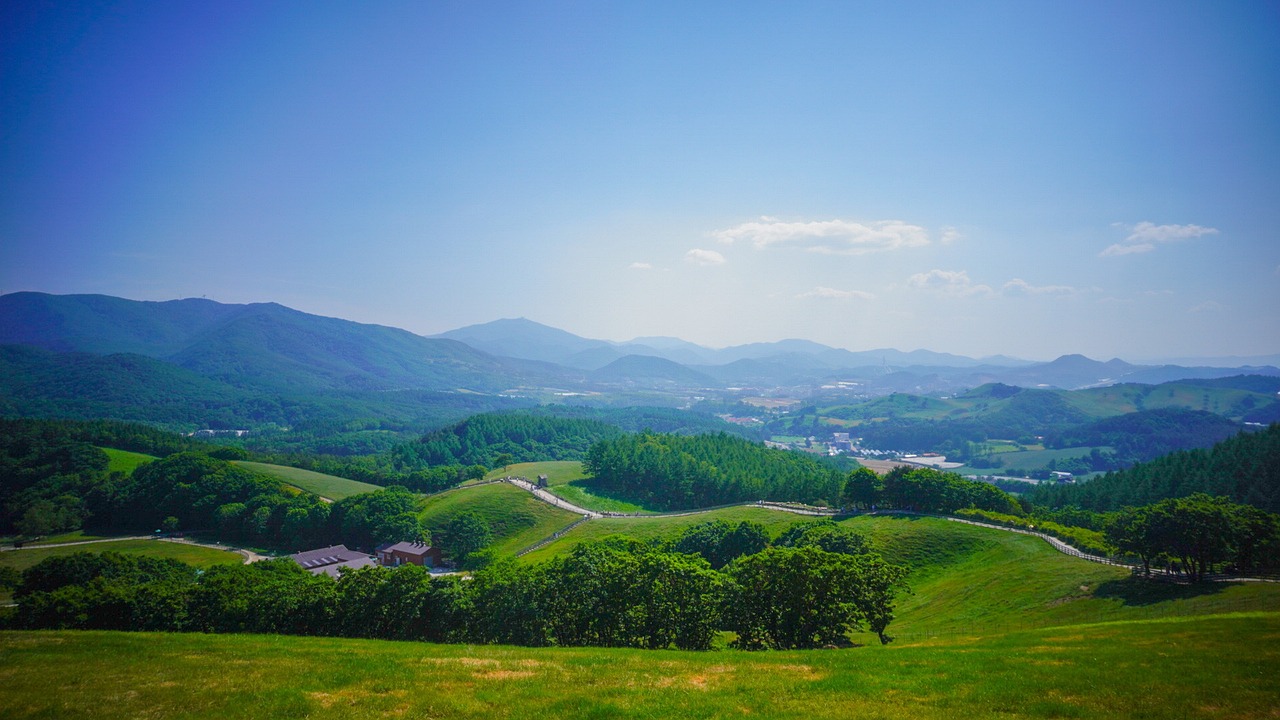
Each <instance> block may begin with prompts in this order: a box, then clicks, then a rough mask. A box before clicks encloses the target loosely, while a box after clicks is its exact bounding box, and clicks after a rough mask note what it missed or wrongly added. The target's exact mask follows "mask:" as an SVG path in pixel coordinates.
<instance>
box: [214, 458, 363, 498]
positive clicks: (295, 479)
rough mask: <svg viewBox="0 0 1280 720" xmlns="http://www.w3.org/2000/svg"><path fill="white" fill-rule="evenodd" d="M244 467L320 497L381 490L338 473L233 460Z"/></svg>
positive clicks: (334, 496)
mask: <svg viewBox="0 0 1280 720" xmlns="http://www.w3.org/2000/svg"><path fill="white" fill-rule="evenodd" d="M233 464H235V465H239V466H240V467H243V468H248V469H249V470H253V471H255V472H260V473H262V474H264V475H270V476H271V477H274V478H279V479H281V480H283V481H285V482H286V483H288V484H290V485H292V486H294V487H296V488H300V489H302V490H306V491H307V492H309V493H314V494H316V495H319V496H320V497H324V498H328V499H330V500H341V499H342V498H345V497H351V496H352V495H359V494H360V493H367V492H374V491H375V490H381V489H382V487H381V486H378V485H370V484H369V483H364V482H360V481H358V480H348V479H346V478H342V477H338V476H336V475H326V474H324V473H318V472H313V471H311V470H303V469H301V468H295V467H287V466H285V465H272V464H270V463H260V462H248V461H245V460H236V461H234V462H233Z"/></svg>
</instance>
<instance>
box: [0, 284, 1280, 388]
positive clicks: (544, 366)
mask: <svg viewBox="0 0 1280 720" xmlns="http://www.w3.org/2000/svg"><path fill="white" fill-rule="evenodd" d="M0 345H9V346H26V347H28V348H39V349H42V350H44V351H48V352H45V353H33V352H18V351H13V350H11V351H9V352H7V353H6V354H4V355H3V356H2V357H3V359H4V362H5V365H6V367H7V368H8V370H7V374H16V375H17V376H20V377H22V378H25V380H24V382H26V383H27V384H26V385H22V386H21V387H18V386H17V385H15V383H16V382H17V381H15V380H12V379H10V380H9V381H8V384H5V382H6V381H5V380H4V379H0V401H4V400H9V401H12V400H13V398H14V397H16V396H17V395H21V396H22V397H35V396H38V395H39V392H40V387H41V382H42V381H41V380H40V379H41V378H46V377H52V376H59V377H63V378H65V377H66V376H67V373H72V372H84V373H86V376H85V377H86V380H85V382H88V383H98V384H101V382H102V381H101V378H103V377H107V376H109V375H111V374H112V373H125V374H128V373H131V372H134V373H138V374H139V377H142V376H144V375H145V376H146V377H149V378H165V382H168V383H175V384H176V385H180V386H181V387H183V388H186V390H187V391H189V392H191V393H196V394H199V393H200V392H209V393H214V394H216V395H218V397H219V398H220V399H221V400H223V401H230V399H231V398H233V397H236V396H238V395H239V391H242V390H249V391H252V392H255V393H260V392H293V393H297V392H299V391H308V392H312V391H314V392H376V393H387V392H397V391H401V392H402V391H432V392H450V393H459V392H461V393H472V394H476V393H478V394H486V395H498V394H506V395H524V396H526V397H537V396H538V394H539V393H544V394H548V395H549V396H551V397H554V396H556V395H559V396H566V397H567V396H573V395H575V394H580V393H581V394H595V395H599V394H606V395H607V394H609V393H611V392H620V393H635V392H642V393H643V392H651V393H658V394H663V393H668V394H670V393H675V394H680V393H684V394H687V395H705V394H708V393H713V392H729V393H733V392H743V393H746V392H768V393H775V394H788V395H791V396H796V397H808V396H811V395H815V394H841V393H843V394H852V395H861V396H875V395H883V394H888V393H890V392H914V393H929V392H952V391H958V390H962V389H965V388H973V387H978V386H980V385H983V384H986V383H993V382H1000V383H1005V384H1007V385H1017V386H1022V387H1054V388H1063V389H1075V388H1083V387H1094V386H1105V385H1112V384H1117V383H1150V384H1155V383H1161V382H1166V381H1170V380H1178V379H1197V378H1200V379H1202V378H1217V377H1225V376H1231V375H1241V374H1255V375H1280V369H1277V368H1276V367H1275V366H1271V365H1267V366H1245V367H1239V368H1218V367H1209V366H1195V367H1184V366H1177V365H1133V364H1130V363H1126V362H1124V361H1122V360H1118V359H1114V360H1109V361H1106V362H1100V361H1096V360H1091V359H1089V358H1086V357H1084V356H1081V355H1066V356H1063V357H1060V358H1058V359H1056V360H1054V361H1052V362H1047V363H1033V362H1028V361H1022V360H1015V359H1012V358H1005V357H992V358H983V359H974V358H967V357H962V356H958V355H950V354H946V353H936V352H930V351H927V350H915V351H911V352H902V351H898V350H893V349H880V350H868V351H861V352H852V351H849V350H843V349H839V348H833V347H829V346H826V345H821V344H819V343H814V342H810V341H807V340H782V341H779V342H773V343H753V344H750V345H740V346H737V347H730V348H723V349H718V350H717V349H711V348H704V347H701V346H699V345H695V344H693V343H689V342H685V341H683V340H679V339H676V338H666V337H651V338H637V339H636V340H633V341H630V342H626V343H615V342H609V341H603V340H592V339H588V338H583V337H579V336H577V335H574V334H572V333H569V332H566V331H564V330H559V329H556V328H552V327H548V326H546V325H541V324H539V323H536V322H533V321H530V320H525V319H515V320H498V321H494V322H490V323H485V324H482V325H472V326H469V327H464V328H459V329H457V330H452V331H450V332H447V333H443V334H441V335H438V336H435V337H422V336H419V335H415V334H413V333H410V332H408V331H405V330H400V329H396V328H391V327H385V326H381V325H368V324H362V323H356V322H351V321H347V320H340V319H335V318H328V317H321V316H317V315H310V314H307V313H303V312H299V311H297V310H292V309H290V308H287V307H284V306H282V305H277V304H275V303H256V304H249V305H228V304H222V303H217V302H213V301H210V300H199V299H187V300H173V301H168V302H140V301H134V300H125V299H121V298H116V297H109V296H104V295H48V294H43V293H32V292H22V293H13V294H9V295H3V296H0ZM67 353H85V354H89V355H91V356H96V357H104V356H106V357H112V358H113V359H112V360H111V361H110V362H109V363H105V364H104V363H103V362H88V361H86V360H84V359H83V358H82V359H81V360H76V361H74V362H72V361H70V360H68V359H67V358H60V357H58V355H59V354H67ZM117 356H120V357H117ZM130 356H132V357H135V358H138V357H139V356H140V357H141V358H145V359H146V360H147V361H146V362H144V361H142V360H141V359H138V360H133V361H131V360H129V359H128V358H129V357H130ZM55 367H56V368H59V369H58V370H57V371H56V372H54V371H53V370H52V368H55ZM166 367H167V368H171V370H165V368H166ZM131 368H132V369H131ZM208 383H216V386H214V385H208ZM119 384H121V386H123V383H119ZM63 385H64V386H66V387H70V386H74V383H72V384H71V385H70V386H68V385H67V383H63ZM135 385H136V383H135ZM66 387H64V391H65V390H66ZM131 392H135V393H136V392H137V390H136V387H135V388H134V389H133V390H131ZM552 393H554V394H552ZM5 396H8V397H7V398H6V397H5ZM631 399H632V400H634V396H633V397H632V398H631ZM32 402H34V400H33V401H32ZM657 404H661V403H657ZM3 407H4V405H3V403H0V408H3Z"/></svg>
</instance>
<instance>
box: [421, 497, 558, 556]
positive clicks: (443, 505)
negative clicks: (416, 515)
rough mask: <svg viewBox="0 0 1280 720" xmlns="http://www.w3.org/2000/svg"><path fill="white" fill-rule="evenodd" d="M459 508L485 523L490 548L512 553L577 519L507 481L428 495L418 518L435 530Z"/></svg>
mask: <svg viewBox="0 0 1280 720" xmlns="http://www.w3.org/2000/svg"><path fill="white" fill-rule="evenodd" d="M463 510H473V511H475V512H476V513H478V514H479V515H480V516H481V517H483V518H485V520H487V521H488V522H489V528H490V529H491V530H492V531H493V540H494V542H493V545H492V546H491V547H493V548H494V549H496V550H497V551H498V553H500V554H504V555H511V554H515V553H517V552H519V551H520V550H522V549H524V548H526V547H528V546H530V545H532V544H534V543H536V542H537V541H539V540H541V539H542V538H544V537H547V536H548V535H551V534H552V533H554V532H556V531H557V530H561V529H563V528H565V527H568V526H569V525H570V524H572V523H573V522H574V521H575V520H577V519H578V515H576V514H574V513H571V512H569V511H567V510H561V509H560V508H557V507H553V506H552V505H549V504H547V503H544V502H542V501H541V500H538V499H537V498H535V497H534V496H533V495H532V494H531V493H529V492H526V491H524V490H521V489H520V488H517V487H515V486H514V485H509V484H507V483H493V484H491V485H480V486H478V487H460V488H455V489H453V490H447V491H445V492H442V493H437V494H435V495H429V496H427V498H426V501H425V502H424V504H423V510H422V512H421V514H420V517H421V518H422V521H423V523H424V524H425V525H426V526H427V528H428V529H430V530H431V532H433V533H435V532H438V531H439V530H440V529H441V528H443V527H444V525H445V523H447V522H448V521H449V520H450V519H451V518H452V517H453V516H454V515H457V514H458V513H460V512H462V511H463Z"/></svg>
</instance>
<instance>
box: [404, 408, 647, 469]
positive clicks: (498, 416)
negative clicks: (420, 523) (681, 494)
mask: <svg viewBox="0 0 1280 720" xmlns="http://www.w3.org/2000/svg"><path fill="white" fill-rule="evenodd" d="M619 435H622V430H620V429H619V428H617V427H615V426H613V425H610V424H608V423H604V422H601V421H599V420H586V419H568V418H556V417H549V416H534V415H526V414H523V413H486V414H482V415H474V416H472V417H469V418H467V419H466V420H463V421H461V422H458V423H454V424H453V425H450V426H449V427H446V428H442V429H440V430H437V431H435V432H432V433H429V434H427V435H426V436H425V437H423V438H422V440H421V441H419V442H413V443H405V444H403V445H400V446H398V447H397V448H396V449H395V450H394V451H393V453H394V454H395V455H396V456H397V457H398V458H409V457H410V456H412V457H413V459H414V460H417V461H420V462H422V463H425V464H427V465H484V466H486V467H495V466H498V465H503V464H510V463H513V462H534V461H538V460H581V459H582V457H583V456H584V455H585V454H586V452H587V450H588V449H589V448H590V447H591V446H592V445H593V444H594V443H596V442H598V441H600V440H603V439H605V438H612V437H617V436H619ZM503 456H507V457H505V458H504V457H503ZM500 458H501V459H502V460H503V462H498V461H499V459H500ZM410 464H411V463H410Z"/></svg>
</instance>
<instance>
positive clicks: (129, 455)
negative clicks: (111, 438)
mask: <svg viewBox="0 0 1280 720" xmlns="http://www.w3.org/2000/svg"><path fill="white" fill-rule="evenodd" d="M102 451H103V452H105V453H106V454H107V472H122V473H124V474H125V475H129V474H132V473H133V471H134V470H136V469H137V468H138V466H139V465H141V464H143V463H149V462H151V461H152V460H155V459H156V456H155V455H147V454H144V453H139V452H130V451H129V450H116V449H115V448H107V447H104V448H102Z"/></svg>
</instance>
